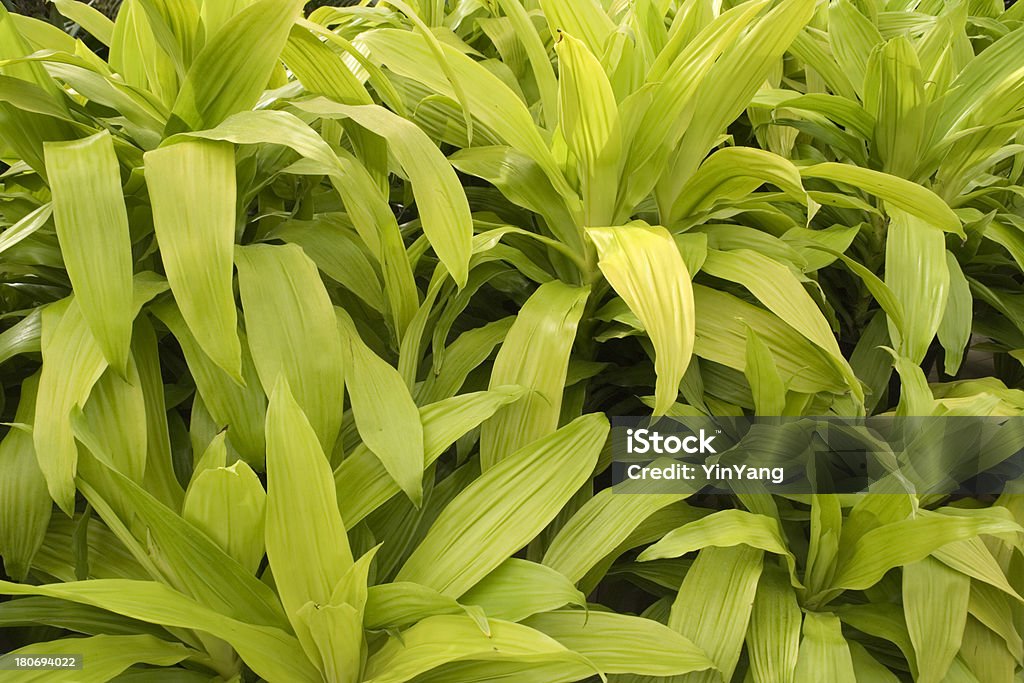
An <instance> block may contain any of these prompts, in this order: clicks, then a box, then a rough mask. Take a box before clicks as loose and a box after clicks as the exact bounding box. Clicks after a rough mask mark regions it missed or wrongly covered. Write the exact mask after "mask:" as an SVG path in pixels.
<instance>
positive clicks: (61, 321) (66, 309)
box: [32, 298, 130, 516]
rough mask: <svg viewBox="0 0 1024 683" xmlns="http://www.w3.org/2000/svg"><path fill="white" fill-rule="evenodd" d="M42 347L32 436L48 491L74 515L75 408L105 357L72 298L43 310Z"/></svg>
mask: <svg viewBox="0 0 1024 683" xmlns="http://www.w3.org/2000/svg"><path fill="white" fill-rule="evenodd" d="M129 341H130V340H129ZM42 349H43V368H42V371H41V372H40V376H39V392H38V396H37V399H36V414H35V422H34V424H33V430H32V440H33V443H34V444H35V449H36V457H37V458H38V459H39V469H40V470H42V472H43V476H44V477H46V486H47V488H48V489H49V491H50V496H51V497H52V498H53V500H54V502H56V503H57V505H58V506H60V508H61V510H63V511H64V512H65V513H66V514H67V515H68V516H71V514H72V513H73V512H74V507H75V484H74V477H75V471H76V469H77V464H78V448H77V446H76V445H75V439H74V436H73V434H72V431H71V413H72V411H73V410H74V409H75V408H76V407H81V406H83V405H85V402H86V399H88V397H89V392H91V391H92V387H93V385H94V384H96V382H97V381H98V380H99V378H100V375H102V374H103V371H104V369H105V368H106V367H107V362H106V361H105V360H104V358H103V352H102V351H101V350H100V346H99V344H98V343H97V342H96V339H95V337H93V335H92V333H91V332H90V331H89V327H88V325H87V324H86V321H85V318H84V316H83V315H82V310H81V308H80V307H79V305H78V302H77V300H75V299H73V298H67V299H62V300H61V301H58V302H56V303H53V304H50V305H49V306H47V307H46V308H45V309H43V340H42Z"/></svg>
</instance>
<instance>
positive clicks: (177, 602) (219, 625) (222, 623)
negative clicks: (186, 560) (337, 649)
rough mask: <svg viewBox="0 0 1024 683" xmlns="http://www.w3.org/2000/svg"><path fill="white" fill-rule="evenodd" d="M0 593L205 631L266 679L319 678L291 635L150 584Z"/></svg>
mask: <svg viewBox="0 0 1024 683" xmlns="http://www.w3.org/2000/svg"><path fill="white" fill-rule="evenodd" d="M0 593H5V594H7V595H46V596H49V597H53V598H60V599H62V600H70V601H71V602H78V603H82V604H86V605H93V606H95V607H100V608H102V609H106V610H109V611H111V612H116V613H118V614H123V615H125V616H127V617H131V618H133V619H140V620H142V621H148V622H150V623H153V624H163V625H165V626H174V627H178V628H188V629H195V630H199V631H205V632H206V633H209V634H211V635H213V636H216V637H218V638H221V639H223V640H225V641H227V642H228V643H230V644H231V646H232V647H233V648H235V650H236V651H237V652H238V654H239V656H240V657H241V658H242V660H243V661H244V662H245V663H246V664H247V665H248V666H249V667H250V668H251V669H252V670H253V671H254V672H255V673H256V674H257V675H258V676H262V677H263V678H265V679H267V680H282V681H319V680H321V678H320V674H319V673H318V672H317V671H316V669H315V668H313V666H312V665H311V664H310V663H309V660H307V659H306V657H305V655H304V654H303V653H302V649H301V648H300V647H299V643H298V641H296V640H295V638H294V637H293V636H290V635H288V634H287V633H286V632H284V631H282V630H280V629H277V628H272V627H270V626H256V625H253V624H249V623H245V622H243V621H238V620H235V619H232V618H230V617H227V616H225V615H223V614H221V613H220V612H215V611H214V610H211V609H208V608H206V607H203V606H202V605H200V604H199V603H197V602H195V601H194V600H192V599H190V598H188V597H186V596H185V595H182V594H181V593H179V592H177V591H175V590H173V589H171V588H168V587H167V586H164V585H161V584H159V583H154V582H152V581H131V580H127V579H97V580H93V581H72V582H68V583H57V584H50V585H47V586H24V585H21V584H16V583H9V582H7V581H0Z"/></svg>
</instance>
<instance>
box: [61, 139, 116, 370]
mask: <svg viewBox="0 0 1024 683" xmlns="http://www.w3.org/2000/svg"><path fill="white" fill-rule="evenodd" d="M46 167H47V169H48V170H49V181H50V190H51V192H52V194H53V219H54V223H55V225H56V226H57V237H58V238H59V239H60V245H61V254H62V256H63V258H64V266H65V267H66V268H67V271H68V277H69V278H70V279H71V286H72V287H73V288H74V290H75V295H76V298H77V301H78V305H79V306H80V307H81V311H82V316H83V317H84V318H85V321H86V323H88V325H89V329H90V330H91V331H92V334H93V336H94V337H95V338H96V343H97V344H99V347H100V349H101V350H102V351H103V356H104V358H106V360H107V362H108V363H109V364H110V365H111V366H113V367H114V369H115V370H117V372H118V373H120V374H121V376H122V377H123V376H124V375H125V372H126V371H127V370H126V369H127V366H128V348H129V346H130V345H131V340H132V319H133V318H134V315H133V313H132V297H133V292H132V247H131V238H130V236H129V234H128V213H127V210H126V209H125V205H124V197H123V196H122V193H121V170H120V166H119V164H118V161H117V155H116V154H115V153H114V142H113V138H111V136H110V134H109V133H107V132H103V133H97V134H96V135H93V136H92V137H88V138H84V139H82V140H75V141H72V142H59V143H58V142H53V143H48V144H47V145H46Z"/></svg>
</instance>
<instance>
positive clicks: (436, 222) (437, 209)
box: [296, 98, 473, 287]
mask: <svg viewBox="0 0 1024 683" xmlns="http://www.w3.org/2000/svg"><path fill="white" fill-rule="evenodd" d="M296 106H297V107H298V108H299V109H301V110H302V111H306V112H309V113H311V114H315V115H317V116H322V117H331V116H343V117H346V118H349V119H351V120H353V121H355V122H356V123H357V124H359V125H360V126H362V127H363V128H365V129H366V130H367V131H369V132H372V133H374V134H375V135H380V136H381V137H383V138H384V139H385V140H387V142H388V149H389V151H390V152H391V153H392V154H394V156H395V158H396V159H397V160H398V163H399V164H400V165H401V166H402V168H403V169H404V171H405V174H406V176H407V177H408V178H409V180H410V182H411V184H412V192H413V197H414V198H415V199H416V207H417V209H418V210H419V214H420V220H421V222H422V224H423V234H425V235H426V236H427V239H428V240H430V245H431V246H432V247H433V248H434V251H435V252H436V253H437V257H438V258H439V259H441V262H442V263H444V265H445V267H446V268H448V272H449V273H451V275H452V278H453V279H454V280H455V282H456V284H458V285H459V287H464V286H465V285H466V278H467V277H468V276H469V257H470V253H471V249H472V245H471V242H472V239H473V221H472V218H471V216H470V214H469V203H468V202H467V201H466V194H465V192H464V191H463V189H462V186H461V185H460V184H459V179H458V176H456V175H455V171H454V170H453V169H452V166H451V164H450V163H448V160H447V159H445V158H444V155H443V154H441V151H440V150H439V149H438V148H437V146H436V145H435V144H434V143H433V142H432V141H431V140H430V138H428V137H427V136H426V134H425V133H424V132H423V131H422V130H420V129H419V128H418V127H417V126H416V125H415V124H413V123H412V122H410V121H407V120H406V119H403V118H401V117H399V116H398V115H396V114H393V113H391V112H390V111H388V110H387V109H384V108H383V107H379V106H377V105H364V106H347V105H341V104H337V103H334V102H331V101H329V100H326V99H323V98H315V99H312V100H304V101H302V102H299V103H296Z"/></svg>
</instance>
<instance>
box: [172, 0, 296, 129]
mask: <svg viewBox="0 0 1024 683" xmlns="http://www.w3.org/2000/svg"><path fill="white" fill-rule="evenodd" d="M301 7H302V3H301V2H299V1H298V0H257V1H256V2H253V3H252V4H250V5H249V6H248V7H246V8H245V9H243V10H242V11H241V12H239V13H238V14H236V15H235V16H234V17H232V18H231V20H230V21H228V22H226V23H225V24H224V25H223V26H222V27H221V28H220V29H219V30H218V31H217V32H216V33H214V34H212V35H210V36H208V37H207V41H206V46H205V47H204V48H203V50H202V51H201V52H200V53H199V54H198V55H197V56H196V59H195V62H193V63H192V66H191V68H190V69H189V71H188V74H187V75H186V77H185V81H184V83H182V86H181V91H180V92H179V93H178V97H177V99H176V100H175V102H174V109H173V115H174V117H176V119H177V120H175V119H172V120H171V122H170V123H171V126H172V130H171V132H179V131H181V130H182V129H183V127H187V128H188V129H190V130H199V129H200V128H211V127H213V126H216V125H217V124H218V123H220V122H221V121H223V120H224V119H226V118H227V117H228V116H230V115H231V114H234V113H236V112H239V111H242V110H245V109H249V108H250V107H252V105H254V104H255V103H256V100H257V99H258V98H259V96H260V94H261V93H262V92H263V89H264V88H265V87H266V85H267V81H268V80H269V78H270V74H271V71H272V70H273V68H274V66H275V65H276V64H277V60H278V57H279V56H280V54H281V50H282V49H284V45H285V42H286V41H287V40H288V33H289V31H291V27H292V25H293V24H294V22H295V20H296V19H298V18H299V16H300V11H301Z"/></svg>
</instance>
